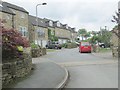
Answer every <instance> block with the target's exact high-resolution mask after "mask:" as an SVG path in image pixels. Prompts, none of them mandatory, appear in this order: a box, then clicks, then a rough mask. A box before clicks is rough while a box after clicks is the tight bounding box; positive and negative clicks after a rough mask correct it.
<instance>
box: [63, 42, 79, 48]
mask: <svg viewBox="0 0 120 90" xmlns="http://www.w3.org/2000/svg"><path fill="white" fill-rule="evenodd" d="M77 46H78V45H77V44H76V43H73V42H72V43H64V44H62V47H64V48H76V47H77Z"/></svg>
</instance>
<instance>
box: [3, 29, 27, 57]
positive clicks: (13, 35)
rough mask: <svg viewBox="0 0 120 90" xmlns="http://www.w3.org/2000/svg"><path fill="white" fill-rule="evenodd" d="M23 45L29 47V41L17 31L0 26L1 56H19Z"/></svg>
mask: <svg viewBox="0 0 120 90" xmlns="http://www.w3.org/2000/svg"><path fill="white" fill-rule="evenodd" d="M25 47H29V41H28V40H27V39H26V38H24V37H22V35H21V34H20V33H19V32H18V31H16V30H14V29H10V30H9V29H5V28H2V58H6V59H9V58H17V57H21V56H22V54H23V48H25Z"/></svg>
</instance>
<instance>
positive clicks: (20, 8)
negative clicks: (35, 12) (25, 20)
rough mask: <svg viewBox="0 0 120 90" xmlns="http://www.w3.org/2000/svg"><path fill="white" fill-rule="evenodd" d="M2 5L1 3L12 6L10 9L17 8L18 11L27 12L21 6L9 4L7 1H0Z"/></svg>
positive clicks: (4, 5)
mask: <svg viewBox="0 0 120 90" xmlns="http://www.w3.org/2000/svg"><path fill="white" fill-rule="evenodd" d="M2 5H3V7H8V8H12V9H15V10H19V11H22V12H25V13H28V11H26V10H25V9H24V8H23V7H19V6H16V5H13V4H10V3H8V2H2Z"/></svg>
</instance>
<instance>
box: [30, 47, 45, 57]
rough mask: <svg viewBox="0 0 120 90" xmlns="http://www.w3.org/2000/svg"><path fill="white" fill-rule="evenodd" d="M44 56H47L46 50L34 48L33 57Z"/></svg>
mask: <svg viewBox="0 0 120 90" xmlns="http://www.w3.org/2000/svg"><path fill="white" fill-rule="evenodd" d="M42 55H46V48H33V49H32V57H33V58H35V57H40V56H42Z"/></svg>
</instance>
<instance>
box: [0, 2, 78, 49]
mask: <svg viewBox="0 0 120 90" xmlns="http://www.w3.org/2000/svg"><path fill="white" fill-rule="evenodd" d="M0 17H1V18H2V19H3V20H4V21H5V25H4V26H5V27H6V28H14V29H16V30H18V31H19V32H20V33H21V34H22V36H23V37H27V38H28V39H29V40H30V42H31V43H32V42H34V43H36V44H39V45H41V46H43V47H45V46H46V44H47V42H48V41H49V40H50V38H51V36H55V37H57V38H58V42H59V43H60V44H63V43H66V42H67V41H74V40H75V38H76V37H77V35H76V32H75V28H71V27H69V26H68V25H67V24H62V23H60V22H59V21H53V20H50V19H47V18H43V19H42V18H38V25H37V23H36V17H35V16H31V15H29V12H28V11H26V10H25V9H24V8H23V7H20V6H16V5H13V4H10V3H7V2H1V6H0Z"/></svg>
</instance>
